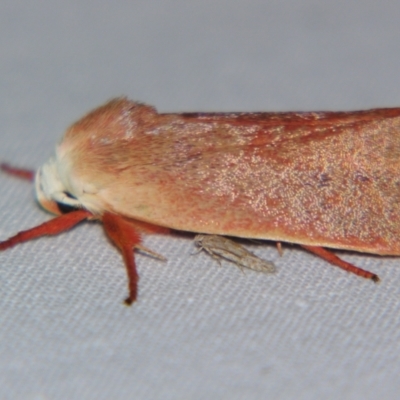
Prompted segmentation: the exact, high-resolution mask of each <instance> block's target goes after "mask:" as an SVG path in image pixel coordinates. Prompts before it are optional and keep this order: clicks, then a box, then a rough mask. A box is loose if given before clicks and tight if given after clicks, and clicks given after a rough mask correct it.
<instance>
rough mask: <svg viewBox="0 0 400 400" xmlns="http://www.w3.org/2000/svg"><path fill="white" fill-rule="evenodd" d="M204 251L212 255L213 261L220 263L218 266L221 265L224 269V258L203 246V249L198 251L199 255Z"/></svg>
mask: <svg viewBox="0 0 400 400" xmlns="http://www.w3.org/2000/svg"><path fill="white" fill-rule="evenodd" d="M202 250H204V251H205V252H206V253H208V254H209V255H210V257H211V258H212V259H213V260H215V261H216V262H217V263H218V265H219V266H220V267H222V264H221V260H222V259H223V257H222V256H221V255H219V254H215V253H214V252H213V251H211V250H210V249H208V248H207V247H203V246H201V248H200V250H199V251H198V253H199V252H200V251H202ZM198 253H196V254H198Z"/></svg>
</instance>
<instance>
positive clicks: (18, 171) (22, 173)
mask: <svg viewBox="0 0 400 400" xmlns="http://www.w3.org/2000/svg"><path fill="white" fill-rule="evenodd" d="M0 169H1V170H2V171H4V172H6V173H7V174H10V175H14V176H16V177H18V178H22V179H26V180H28V181H33V178H34V177H35V172H34V171H31V170H29V169H22V168H15V167H12V166H10V165H8V164H6V163H1V164H0Z"/></svg>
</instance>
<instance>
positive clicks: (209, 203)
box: [0, 97, 400, 304]
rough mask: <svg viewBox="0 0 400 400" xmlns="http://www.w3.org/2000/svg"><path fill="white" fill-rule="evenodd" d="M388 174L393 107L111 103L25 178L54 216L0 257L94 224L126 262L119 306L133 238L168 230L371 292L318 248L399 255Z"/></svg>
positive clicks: (394, 133)
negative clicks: (289, 253)
mask: <svg viewBox="0 0 400 400" xmlns="http://www.w3.org/2000/svg"><path fill="white" fill-rule="evenodd" d="M2 168H3V170H6V171H8V172H10V173H14V174H16V175H19V176H22V177H26V178H31V177H32V176H33V174H32V173H31V172H30V171H25V170H19V169H16V168H12V167H10V166H8V165H6V164H3V166H2ZM399 171H400V108H387V109H374V110H367V111H356V112H280V113H279V112H278V113H240V112H233V113H176V114H173V113H165V114H162V113H158V112H157V111H156V109H155V108H154V107H151V106H149V105H146V104H142V103H139V102H135V101H131V100H128V99H127V98H124V97H123V98H116V99H113V100H111V101H109V102H107V103H106V104H104V105H102V106H100V107H99V108H97V109H95V110H93V111H91V112H89V113H88V114H87V115H86V116H84V117H83V118H82V119H80V120H78V121H77V122H76V123H74V124H73V125H72V126H71V127H69V128H68V129H67V131H66V133H65V135H64V137H63V138H62V140H61V142H60V144H59V145H58V146H57V147H56V152H55V155H54V156H53V157H52V158H50V160H49V161H48V162H46V163H45V164H44V165H43V166H42V167H41V168H39V170H38V171H37V172H36V176H35V187H36V196H37V200H38V202H39V203H40V204H41V205H42V207H43V208H45V209H46V210H48V211H49V212H51V213H53V214H56V215H57V217H55V218H54V219H52V220H50V221H48V222H45V223H44V224H42V225H40V226H38V227H35V228H33V229H29V230H27V231H23V232H20V233H18V234H17V235H15V236H13V237H11V238H10V239H8V240H5V241H3V242H1V243H0V249H1V250H4V249H7V248H9V247H11V246H14V245H16V244H19V243H21V242H24V241H26V240H30V239H33V238H37V237H39V236H43V235H54V234H58V233H60V232H62V231H65V230H67V229H70V228H71V227H73V226H74V225H76V224H78V223H79V222H81V221H83V220H85V219H97V220H100V221H101V222H102V224H103V227H104V230H105V232H106V234H107V235H108V236H109V238H110V239H111V241H112V242H113V243H114V244H115V245H116V247H118V248H119V250H120V251H121V253H122V255H123V258H124V261H125V265H126V268H127V272H128V281H129V296H128V298H127V299H126V303H127V304H131V303H132V302H133V301H135V299H136V298H137V283H138V279H139V277H138V274H137V272H136V266H135V260H134V252H133V249H135V248H139V247H140V246H141V234H142V233H161V232H167V231H168V230H169V229H174V230H180V231H191V232H196V233H203V234H210V235H227V236H234V237H241V238H253V239H268V240H274V241H277V242H290V243H295V244H299V245H300V246H302V247H303V248H305V249H307V250H309V251H311V252H312V253H315V254H317V255H319V256H321V257H322V258H324V259H325V260H327V261H329V262H330V263H332V264H335V265H337V266H339V267H341V268H343V269H345V270H347V271H349V272H352V273H354V274H356V275H359V276H362V277H364V278H368V279H371V280H373V281H375V282H377V281H378V280H379V278H378V276H377V275H376V274H374V273H371V272H369V271H364V270H362V269H360V268H358V267H356V266H354V265H352V264H350V263H348V262H345V261H343V260H341V259H340V258H338V257H337V256H336V255H334V254H333V253H331V252H330V251H328V250H326V249H325V248H334V249H344V250H352V251H358V252H366V253H372V254H379V255H400V240H399V238H400V176H399Z"/></svg>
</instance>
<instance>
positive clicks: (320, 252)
mask: <svg viewBox="0 0 400 400" xmlns="http://www.w3.org/2000/svg"><path fill="white" fill-rule="evenodd" d="M301 247H303V248H304V249H306V250H308V251H310V252H311V253H314V254H316V255H317V256H319V257H321V258H323V259H324V260H326V261H328V262H329V263H331V264H333V265H336V266H337V267H339V268H342V269H344V270H346V271H348V272H352V273H353V274H356V275H358V276H362V277H363V278H367V279H371V280H373V281H374V282H379V281H380V279H379V276H378V275H376V274H373V273H372V272H369V271H365V270H364V269H361V268H358V267H356V266H355V265H353V264H350V263H348V262H346V261H344V260H342V259H341V258H339V257H338V256H336V255H335V254H333V253H332V252H330V251H328V250H326V249H324V248H323V247H317V246H307V245H303V244H302V245H301Z"/></svg>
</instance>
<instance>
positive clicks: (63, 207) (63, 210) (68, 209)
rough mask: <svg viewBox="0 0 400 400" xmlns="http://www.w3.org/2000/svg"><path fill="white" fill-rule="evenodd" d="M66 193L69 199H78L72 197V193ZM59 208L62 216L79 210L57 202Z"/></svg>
mask: <svg viewBox="0 0 400 400" xmlns="http://www.w3.org/2000/svg"><path fill="white" fill-rule="evenodd" d="M64 193H65V194H66V195H67V197H70V198H71V199H76V197H74V196H72V194H71V193H68V192H64ZM57 207H58V209H59V210H60V212H61V213H62V214H68V213H70V212H72V211H76V210H79V208H78V207H74V206H70V205H68V204H64V203H59V202H57Z"/></svg>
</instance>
